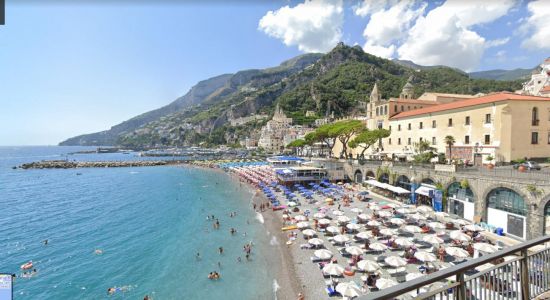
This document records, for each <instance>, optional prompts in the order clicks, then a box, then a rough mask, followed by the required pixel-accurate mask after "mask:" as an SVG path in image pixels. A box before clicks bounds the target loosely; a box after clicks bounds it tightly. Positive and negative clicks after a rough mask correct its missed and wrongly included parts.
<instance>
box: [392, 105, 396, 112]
mask: <svg viewBox="0 0 550 300" xmlns="http://www.w3.org/2000/svg"><path fill="white" fill-rule="evenodd" d="M393 110H394V112H397V104H396V105H394V107H393Z"/></svg>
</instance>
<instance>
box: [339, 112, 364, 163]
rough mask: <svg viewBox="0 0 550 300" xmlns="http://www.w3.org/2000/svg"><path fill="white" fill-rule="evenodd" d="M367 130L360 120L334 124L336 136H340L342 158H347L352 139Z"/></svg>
mask: <svg viewBox="0 0 550 300" xmlns="http://www.w3.org/2000/svg"><path fill="white" fill-rule="evenodd" d="M364 129H365V124H363V122H361V121H359V120H347V121H340V122H336V123H334V128H333V131H334V134H337V135H338V140H339V141H340V143H342V151H341V152H340V157H342V156H344V155H345V156H347V153H348V142H349V141H350V139H351V138H352V137H353V136H354V135H356V134H357V133H359V132H361V131H362V130H364Z"/></svg>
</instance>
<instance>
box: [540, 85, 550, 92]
mask: <svg viewBox="0 0 550 300" xmlns="http://www.w3.org/2000/svg"><path fill="white" fill-rule="evenodd" d="M541 91H542V92H548V91H550V85H547V86H545V87H543V88H542V90H541Z"/></svg>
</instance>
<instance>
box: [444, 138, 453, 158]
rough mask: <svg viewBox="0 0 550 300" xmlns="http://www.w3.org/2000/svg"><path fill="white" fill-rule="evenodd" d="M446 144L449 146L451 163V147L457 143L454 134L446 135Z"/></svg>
mask: <svg viewBox="0 0 550 300" xmlns="http://www.w3.org/2000/svg"><path fill="white" fill-rule="evenodd" d="M445 144H447V146H448V147H449V163H451V160H452V157H453V156H452V153H451V149H452V147H453V145H454V144H455V138H454V136H452V135H448V136H446V137H445Z"/></svg>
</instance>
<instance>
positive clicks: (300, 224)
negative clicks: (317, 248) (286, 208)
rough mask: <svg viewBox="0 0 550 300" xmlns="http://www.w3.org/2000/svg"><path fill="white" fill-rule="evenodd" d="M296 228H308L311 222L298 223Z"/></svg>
mask: <svg viewBox="0 0 550 300" xmlns="http://www.w3.org/2000/svg"><path fill="white" fill-rule="evenodd" d="M296 226H298V228H308V227H309V222H298V223H297V224H296Z"/></svg>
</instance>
